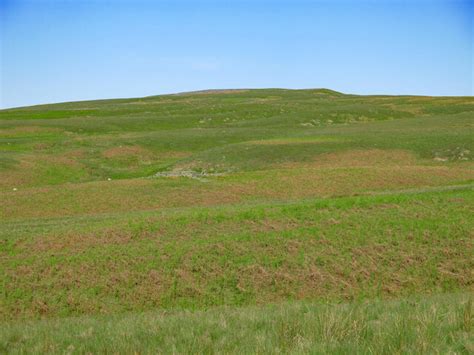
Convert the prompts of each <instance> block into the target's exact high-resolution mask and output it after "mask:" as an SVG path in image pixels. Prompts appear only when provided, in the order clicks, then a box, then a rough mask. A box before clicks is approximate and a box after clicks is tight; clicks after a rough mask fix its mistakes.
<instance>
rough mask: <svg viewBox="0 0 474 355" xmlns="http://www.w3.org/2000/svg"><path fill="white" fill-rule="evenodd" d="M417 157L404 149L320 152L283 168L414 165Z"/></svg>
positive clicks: (286, 164)
mask: <svg viewBox="0 0 474 355" xmlns="http://www.w3.org/2000/svg"><path fill="white" fill-rule="evenodd" d="M416 162H417V158H416V157H415V155H414V154H413V153H410V152H407V151H404V150H381V149H370V150H351V151H343V152H336V153H326V154H321V155H318V156H317V157H316V159H314V161H313V162H311V163H309V164H308V163H285V164H283V165H280V166H282V167H283V168H291V167H298V166H300V167H312V168H317V167H366V166H367V167H371V166H393V165H395V166H406V165H414V164H416Z"/></svg>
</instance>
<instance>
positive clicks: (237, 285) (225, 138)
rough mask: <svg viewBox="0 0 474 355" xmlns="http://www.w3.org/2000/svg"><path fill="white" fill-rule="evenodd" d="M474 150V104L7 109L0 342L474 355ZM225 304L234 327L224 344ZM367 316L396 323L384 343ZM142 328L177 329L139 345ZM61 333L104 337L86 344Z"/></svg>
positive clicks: (275, 102)
mask: <svg viewBox="0 0 474 355" xmlns="http://www.w3.org/2000/svg"><path fill="white" fill-rule="evenodd" d="M473 137H474V99H473V98H472V97H438V98H433V97H411V96H356V95H344V94H341V93H338V92H334V91H331V90H326V89H320V90H277V89H268V90H226V91H206V92H196V93H186V94H179V95H166V96H155V97H146V98H140V99H120V100H103V101H88V102H75V103H63V104H55V105H43V106H34V107H26V108H18V109H9V110H3V111H0V201H1V202H2V203H1V207H0V220H1V224H0V269H1V270H2V272H1V273H0V301H1V302H0V317H1V319H3V321H4V323H3V324H4V326H5V327H4V329H5V330H4V331H3V332H0V339H1V341H2V344H3V347H4V349H6V351H9V350H12V351H13V350H16V351H22V349H23V350H25V349H28V348H30V349H31V348H35V349H37V350H38V351H44V350H48V349H49V350H51V351H53V350H55V351H58V352H62V351H65V349H67V346H69V345H71V344H72V345H71V346H74V349H81V350H78V351H89V350H90V351H102V350H104V346H106V344H103V343H100V341H99V340H97V336H98V335H102V336H107V337H111V338H114V337H120V334H122V328H121V327H126V326H127V327H128V325H127V324H129V322H131V324H132V326H131V327H132V328H131V329H128V330H127V334H128V335H127V336H128V337H129V339H131V340H130V342H127V343H122V345H117V348H116V350H117V351H124V352H128V351H130V350H131V349H132V348H133V347H134V345H133V344H135V345H136V346H137V349H138V348H139V349H141V351H154V350H153V349H157V348H158V349H159V348H160V347H161V349H165V348H168V347H169V346H171V345H170V344H171V343H170V342H172V343H173V342H174V344H175V346H177V348H176V350H177V351H179V352H182V351H186V350H188V349H189V346H190V345H189V343H187V342H189V341H190V340H189V339H190V338H189V337H190V335H189V333H186V332H188V330H189V329H190V328H193V327H197V329H200V330H199V331H197V332H198V333H196V339H200V340H196V341H197V342H199V344H200V345H199V346H200V348H199V347H198V348H197V349H202V351H203V352H212V351H236V350H237V349H236V348H235V344H237V343H238V342H239V340H238V339H240V338H239V336H245V334H247V335H248V334H255V339H254V341H253V342H250V343H249V348H248V351H249V352H253V351H263V352H266V351H278V350H281V351H300V352H301V351H306V350H308V349H310V348H312V349H317V350H316V351H323V352H324V351H327V352H333V351H340V352H344V351H345V350H347V349H353V350H355V351H360V352H370V351H372V352H376V353H378V352H386V353H393V352H396V351H402V352H404V351H410V350H411V351H414V352H419V351H420V352H423V351H424V352H430V349H435V348H434V347H430V346H432V345H427V344H436V346H440V347H441V348H440V349H446V351H447V352H448V351H455V352H459V351H460V352H463V351H464V352H469V351H471V350H472V344H473V341H472V337H471V335H472V328H469V327H471V326H470V325H466V324H471V322H472V319H471V318H472V314H471V313H469V312H471V311H470V309H471V308H469V307H471V306H470V305H471V303H469V302H470V301H469V299H470V297H469V294H470V293H472V292H473V291H474V274H473V271H472V270H474V232H473V231H474V219H473V218H472V215H473V212H474V161H473V154H474V138H473ZM435 294H436V296H433V295H435ZM428 295H432V296H430V297H434V298H430V301H427V302H428V303H420V302H419V301H416V300H419V299H421V298H423V297H427V296H428ZM459 295H462V296H459ZM413 297H415V298H413ZM396 299H400V300H399V301H397V300H396ZM413 299H415V301H409V300H413ZM389 300H392V301H389ZM288 302H290V303H288ZM294 302H296V303H294ZM315 302H316V304H315ZM321 302H330V303H341V302H342V303H343V304H345V305H341V306H338V305H331V306H328V307H329V309H328V310H327V309H326V308H324V307H323V308H320V307H322V306H318V305H317V304H319V303H321ZM347 302H353V304H351V303H347ZM361 302H371V303H370V304H374V305H376V306H374V307H375V309H376V311H374V313H370V314H368V313H367V312H369V309H368V308H364V307H365V306H364V307H362V309H363V311H360V309H361V308H360V307H359V306H358V305H359V304H361ZM406 302H408V303H409V304H411V303H413V307H414V311H413V312H414V313H413V314H411V313H410V312H408V311H407V308H406V307H405V306H403V307H402V306H399V305H400V304H405V303H406ZM440 302H441V303H440ZM466 302H467V303H466ZM269 303H270V304H276V305H278V306H275V307H277V308H276V309H274V310H273V311H269V308H267V307H268V306H267V305H268V304H269ZM426 304H430V305H432V307H433V309H434V308H436V309H437V307H438V306H439V307H445V308H442V309H443V311H442V312H441V313H440V314H441V315H440V316H439V317H441V318H439V317H438V316H437V315H435V314H434V313H433V314H431V313H429V311H428V308H429V307H431V306H427V305H426ZM440 304H441V306H440ZM461 304H462V305H463V306H462V307H464V308H462V307H461ZM466 304H469V306H465V305H466ZM214 307H227V308H225V309H226V310H225V312H228V315H229V317H230V318H229V319H233V321H232V322H234V323H233V325H230V326H229V329H228V331H225V332H220V333H219V334H216V335H215V336H214V335H212V334H214V330H213V329H214V328H215V327H216V325H215V324H217V323H219V322H220V320H218V318H216V317H218V316H219V312H220V311H219V310H218V309H220V308H217V310H215V309H214ZM248 307H250V308H248ZM252 307H253V308H252ZM427 307H428V308H427ZM459 307H461V308H462V309H464V310H466V309H469V311H467V310H466V311H463V312H464V313H463V314H467V315H463V316H462V317H464V318H462V319H463V321H462V322H464V323H462V324H464V325H462V326H461V325H459V324H461V323H459V322H461V321H460V320H459V319H461V318H456V317H458V316H459V312H458V311H456V310H458V309H461V308H459ZM466 307H467V308H466ZM271 309H273V308H271ZM163 310H172V313H171V315H169V316H168V315H167V313H159V314H158V313H153V312H157V311H160V312H163ZM341 310H343V311H341ZM352 310H354V311H352ZM389 310H390V311H389ZM188 311H193V312H198V313H188ZM143 312H152V313H143ZM176 312H177V313H176ZM301 312H303V313H304V314H302V313H301ZM321 312H322V313H321ZM341 312H342V313H341ZM345 312H348V313H345ZM364 312H365V313H364ZM370 312H371V311H370ZM377 312H379V313H380V314H379V313H377ZM387 312H388V313H390V312H395V313H394V314H391V315H390V316H389V315H387V314H388V313H387ZM426 312H428V313H426ZM433 312H434V311H433ZM443 312H444V313H443ZM456 312H458V313H456ZM254 313H255V317H256V318H252V319H249V318H248V316H249V315H251V314H254ZM340 313H341V314H340ZM375 313H377V314H378V315H377V316H376V317H389V318H390V317H392V318H390V319H391V320H390V321H387V322H388V323H387V326H386V327H384V326H380V328H381V329H380V330H377V331H376V332H375V331H374V330H370V329H372V328H371V327H372V325H371V324H372V323H371V322H372V318H373V317H375V315H374V314H375ZM286 314H291V316H290V315H289V316H288V318H285V317H286ZM320 314H323V315H324V317H326V316H327V317H329V318H328V320H327V322H330V321H331V319H332V321H333V322H336V323H337V324H339V322H342V323H341V324H342V325H341V327H343V325H344V324H349V323H350V324H352V323H351V322H352V321H354V322H355V323H357V322H359V323H357V324H360V327H361V328H357V327H356V328H357V329H356V330H354V331H352V330H350V329H349V328H350V327H349V326H348V327H349V328H347V329H346V328H344V329H345V330H341V331H342V332H343V333H341V334H344V335H341V334H339V333H338V330H337V329H339V328H337V327H336V326H335V327H336V328H337V329H336V328H334V329H332V328H325V327H326V325H325V324H326V320H324V321H323V320H322V319H323V318H321V317H323V316H322V315H321V317H319V316H318V315H320ZM448 314H452V316H448ZM312 315H314V317H316V318H314V319H313V318H312V317H313V316H312ZM77 316H79V317H86V318H80V319H79V320H75V318H67V319H65V318H64V317H77ZM431 316H433V317H434V318H432V323H429V322H431V320H430V321H428V320H427V321H426V322H425V323H424V320H425V319H427V318H426V317H431ZM117 317H118V318H117ZM259 317H260V318H259ZM337 317H342V318H337ZM437 317H438V318H437ZM459 317H461V316H459ZM39 318H47V319H50V318H55V319H58V318H59V320H51V321H45V320H43V321H39V320H38V319H39ZM290 318H291V320H290ZM415 318H416V319H418V320H416V319H415ZM115 319H119V320H120V321H118V322H117V327H115ZM141 319H143V320H144V321H145V322H152V323H153V324H154V325H153V327H158V328H159V329H163V332H164V333H163V334H167V332H172V329H174V328H173V327H175V325H174V324H177V322H182V323H183V324H184V325H183V331H182V334H178V335H176V337H168V338H163V337H165V336H164V335H163V336H161V335H160V337H161V338H153V339H154V340H152V341H150V343H146V342H145V343H142V342H140V341H139V339H141V338H143V337H145V336H146V334H148V333H147V332H146V331H145V329H144V328H143V327H142V326H139V325H138V323H139V322H140V320H141ZM219 319H220V318H219ZM287 319H288V322H290V323H289V324H292V325H291V327H296V328H295V329H297V331H294V330H291V329H290V330H288V332H289V333H288V334H289V335H288V337H286V335H285V336H283V337H282V336H281V334H280V335H279V333H278V332H276V330H275V328H274V327H273V325H274V324H282V326H284V324H286V320H287ZM336 319H339V320H336ZM377 319H378V318H377ZM430 319H431V318H430ZM466 319H467V320H466ZM201 320H202V323H201V324H200V325H199V326H196V322H198V323H199V322H201ZM57 322H59V323H57ZM311 322H313V323H311ZM345 322H349V323H345ZM242 323H243V324H242ZM247 323H248V328H245V325H246V324H247ZM355 323H354V324H355ZM57 324H65V325H67V327H71V329H73V330H74V332H79V333H82V332H83V331H85V330H84V329H85V327H89V324H91V325H90V326H91V327H92V328H91V329H98V333H97V336H92V335H91V336H87V337H85V338H84V339H86V340H84V341H85V345H84V344H83V345H79V344H78V343H77V342H78V340H77V339H79V338H77V339H76V338H75V339H76V340H74V339H71V338H70V337H69V338H68V336H69V335H68V336H66V335H65V334H64V332H63V331H61V330H59V329H58V325H57ZM258 324H262V328H261V329H262V330H261V333H259V331H252V329H254V328H255V327H257V328H258V327H259V326H258ZM377 324H379V323H377ZM400 324H409V325H410V326H408V328H407V333H406V334H405V335H406V337H405V336H404V337H403V338H399V339H394V338H393V337H394V334H395V332H396V329H399V328H398V327H400ZM428 324H432V325H428ZM435 324H438V325H441V324H445V325H446V327H447V328H446V329H448V328H449V329H450V330H447V332H446V333H445V334H449V336H447V335H446V336H443V337H438V335H436V334H438V333H436V332H435V331H434V330H433V332H432V331H427V330H426V329H431V328H430V327H434V326H435ZM456 324H457V325H456ZM425 326H426V327H427V328H423V327H425ZM111 327H112V329H111ZM213 327H214V328H213ZM236 327H237V328H236ZM312 327H316V328H317V329H321V330H320V331H319V330H318V331H317V332H315V334H313V335H311V334H310V332H309V330H308V329H313V328H312ZM318 327H319V328H318ZM442 327H444V325H443V326H442ZM460 327H461V328H462V327H464V328H462V329H461V328H460ZM83 328H84V329H83ZM244 328H245V329H246V330H242V329H244ZM68 329H69V328H68ZM87 329H89V328H87ZM186 329H187V330H186ZM258 329H260V328H258ZM292 329H293V328H292ZM341 329H342V328H341ZM348 329H349V330H348ZM420 329H424V330H420ZM442 329H444V328H442ZM463 329H464V330H463ZM234 331H235V332H236V334H234V335H232V336H231V335H229V334H230V333H233V332H234ZM333 331H334V338H331V336H332V334H333V333H332V332H333ZM30 332H31V334H32V335H31V337H25V334H26V333H30ZM45 332H47V333H48V334H50V336H48V337H47V340H45V341H42V340H41V338H42V337H43V335H44V333H45ZM199 332H200V333H199ZM242 332H244V333H242ZM245 332H251V333H245ZM321 332H323V333H321ZM324 332H325V333H324ZM361 332H362V333H361ZM367 332H368V333H367ZM374 332H375V333H374ZM417 332H418V333H419V332H422V333H423V332H424V333H423V334H425V335H426V338H424V340H423V339H422V340H423V341H425V342H426V344H425V343H423V341H422V342H421V343H420V342H418V341H415V340H414V338H413V337H414V336H415V335H414V334H417ZM290 333H291V334H290ZM91 334H92V333H91ZM94 334H96V333H95V331H94ZM170 334H171V333H170ZM191 334H194V333H191ZM239 334H241V335H239ZM317 334H320V335H321V334H323V335H324V336H323V335H321V336H323V337H322V338H321V337H320V335H317ZM337 334H339V335H337ZM374 334H375V335H374ZM209 337H210V338H209ZM384 337H385V338H384ZM277 338H281V339H282V340H281V341H283V342H288V343H280V342H279V341H277V340H276V339H277ZM296 338H298V339H300V338H301V342H300V340H295V339H296ZM81 339H82V338H81ZM184 339H188V340H186V341H184ZM209 339H211V340H212V341H211V340H209ZM262 339H263V340H262ZM265 339H266V340H265ZM383 339H385V341H386V342H387V344H392V345H390V346H388V347H386V348H383V347H382V345H383V344H382V343H383ZM389 339H390V340H389ZM410 339H411V340H410ZM82 341H83V340H81V342H82ZM374 342H382V343H379V344H375V343H374ZM211 343H212V344H211ZM138 344H141V345H143V347H141V348H140V346H139V345H138ZM186 344H187V345H186ZM196 344H197V343H196ZM318 344H319V345H318ZM404 344H405V345H406V346H405V345H404ZM423 344H425V345H423ZM469 344H470V345H469ZM196 346H197V345H196ZM318 346H320V347H319V348H318ZM433 346H434V345H433ZM318 349H319V350H318ZM463 349H464V350H463Z"/></svg>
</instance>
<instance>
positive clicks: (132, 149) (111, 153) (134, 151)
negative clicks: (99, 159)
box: [102, 145, 151, 158]
mask: <svg viewBox="0 0 474 355" xmlns="http://www.w3.org/2000/svg"><path fill="white" fill-rule="evenodd" d="M150 154H151V152H150V151H149V150H146V149H145V148H142V147H140V146H138V145H127V146H118V147H113V148H109V149H107V150H105V151H104V152H102V155H103V156H104V157H106V158H126V157H133V156H149V155H150Z"/></svg>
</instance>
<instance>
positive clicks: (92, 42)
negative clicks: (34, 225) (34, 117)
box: [0, 0, 474, 108]
mask: <svg viewBox="0 0 474 355" xmlns="http://www.w3.org/2000/svg"><path fill="white" fill-rule="evenodd" d="M473 2H474V0H464V1H457V0H411V1H408V0H406V1H404V0H352V1H350V0H332V1H329V0H326V1H317V0H315V1H310V0H202V1H200V0H194V1H191V0H155V1H152V0H128V1H126V0H115V1H112V0H84V1H81V0H55V1H53V0H0V21H1V24H0V31H1V32H0V39H1V57H0V59H1V62H0V65H1V77H0V80H1V82H0V84H1V87H0V89H1V92H0V94H1V95H0V107H3V108H5V107H15V106H23V105H32V104H39V103H50V102H61V101H75V100H84V99H99V98H116V97H137V96H146V95H156V94H162V93H173V92H182V91H191V90H199V89H218V88H266V87H281V88H320V87H325V88H330V89H334V90H338V91H342V92H346V93H358V94H384V93H387V94H422V95H473V81H474V78H473V71H474V68H473V25H472V23H473V20H472V17H473V14H472V13H473V9H474V7H473Z"/></svg>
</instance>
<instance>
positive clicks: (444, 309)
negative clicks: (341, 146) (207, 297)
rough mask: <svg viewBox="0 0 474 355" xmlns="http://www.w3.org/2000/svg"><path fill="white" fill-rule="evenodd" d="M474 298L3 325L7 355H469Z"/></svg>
mask: <svg viewBox="0 0 474 355" xmlns="http://www.w3.org/2000/svg"><path fill="white" fill-rule="evenodd" d="M472 301H473V300H472V295H466V294H457V295H443V296H437V297H431V298H409V299H403V300H399V301H391V302H387V301H371V302H364V303H362V302H359V303H349V304H339V305H324V304H311V303H301V302H297V303H285V304H280V305H268V306H264V307H251V308H228V307H227V308H217V309H211V310H208V311H205V312H202V311H201V312H166V313H165V312H153V313H143V314H126V315H115V316H107V317H106V316H96V317H80V318H68V319H57V320H46V321H34V322H33V321H29V322H14V323H3V324H2V327H0V351H5V352H8V353H13V354H14V353H24V352H34V353H124V354H130V353H170V354H171V353H183V354H189V353H199V354H210V353H238V354H242V353H244V354H245V353H330V354H337V353H341V354H348V353H350V354H358V353H359V354H362V353H364V354H399V353H406V354H434V353H442V354H448V353H452V354H472V353H473V352H474V318H473V315H474V312H473V311H474V309H473V303H472Z"/></svg>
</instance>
